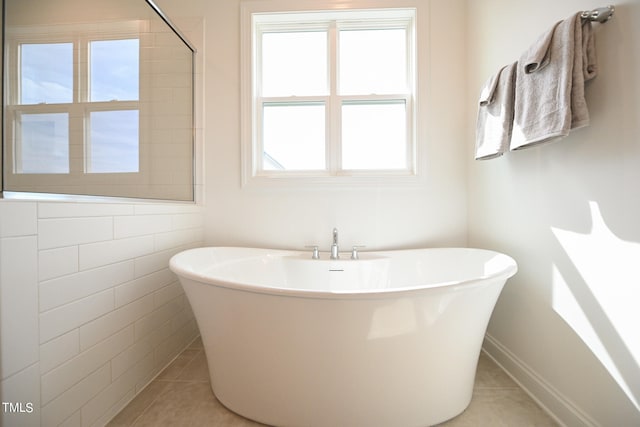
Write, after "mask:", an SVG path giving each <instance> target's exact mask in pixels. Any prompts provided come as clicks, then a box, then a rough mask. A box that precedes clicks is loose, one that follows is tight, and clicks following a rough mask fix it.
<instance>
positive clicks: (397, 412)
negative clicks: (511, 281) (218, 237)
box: [170, 247, 517, 427]
mask: <svg viewBox="0 0 640 427" xmlns="http://www.w3.org/2000/svg"><path fill="white" fill-rule="evenodd" d="M341 256H342V257H343V258H344V259H340V260H329V259H326V258H327V257H328V254H324V253H323V254H321V259H319V260H317V259H311V253H306V252H293V251H282V250H267V249H252V248H230V247H226V248H224V247H208V248H199V249H191V250H187V251H185V252H182V253H180V254H177V255H176V256H174V257H173V258H172V259H171V263H170V265H171V269H172V270H173V271H174V272H175V273H176V274H177V275H178V276H179V277H180V281H181V283H182V285H183V286H184V289H185V292H186V295H187V297H188V299H189V302H190V303H191V306H192V308H193V311H194V313H195V317H196V320H197V323H198V326H199V328H200V333H201V335H202V341H203V343H204V348H205V352H206V355H207V360H208V366H209V372H210V376H211V387H212V389H213V392H214V393H215V395H216V397H217V398H218V399H219V400H220V402H222V403H223V404H224V405H225V406H226V407H228V408H229V409H231V410H232V411H234V412H236V413H238V414H240V415H243V416H245V417H247V418H250V419H253V420H256V421H259V422H262V423H266V424H270V425H277V426H348V427H359V426H362V427H373V426H403V427H406V426H428V425H433V424H436V423H440V422H443V421H445V420H447V419H449V418H452V417H454V416H456V415H458V414H460V413H461V412H462V411H464V409H465V408H466V407H467V406H468V405H469V403H470V401H471V395H472V391H473V384H474V378H475V372H476V367H477V362H478V357H479V353H480V348H481V345H482V340H483V337H484V334H485V331H486V328H487V323H488V322H489V317H490V316H491V312H492V311H493V308H494V305H495V302H496V300H497V298H498V295H499V294H500V291H501V290H502V287H503V285H504V284H505V282H506V280H507V279H508V278H509V277H511V276H512V275H513V274H515V272H516V270H517V266H516V263H515V261H514V260H513V259H512V258H510V257H508V256H506V255H503V254H500V253H496V252H492V251H487V250H480V249H465V248H442V249H417V250H397V251H388V252H366V253H362V254H361V255H360V258H361V259H359V260H351V259H349V254H341ZM323 258H324V259H323Z"/></svg>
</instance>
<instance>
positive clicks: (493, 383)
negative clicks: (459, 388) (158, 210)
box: [108, 339, 557, 427]
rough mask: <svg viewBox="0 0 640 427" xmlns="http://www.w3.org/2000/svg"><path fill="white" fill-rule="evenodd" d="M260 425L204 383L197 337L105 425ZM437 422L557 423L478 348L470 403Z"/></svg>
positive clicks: (540, 426) (517, 426)
mask: <svg viewBox="0 0 640 427" xmlns="http://www.w3.org/2000/svg"><path fill="white" fill-rule="evenodd" d="M262 425H263V424H259V423H256V422H253V421H250V420H248V419H246V418H243V417H241V416H239V415H236V414H234V413H233V412H231V411H229V410H227V409H226V408H225V407H224V406H222V405H221V404H220V403H219V402H218V401H217V400H216V398H215V397H214V395H213V393H212V392H211V388H210V387H209V373H208V369H207V362H206V359H205V355H204V350H203V348H202V342H201V341H200V339H197V340H196V341H194V342H193V344H191V345H190V346H189V347H188V348H187V349H186V350H184V351H183V352H182V354H180V356H178V358H177V359H176V360H175V361H174V362H173V363H172V364H171V365H169V366H168V367H167V368H166V369H165V370H164V371H163V372H162V373H161V374H160V375H159V376H158V378H156V379H155V380H154V381H153V382H152V383H151V384H150V385H149V386H148V387H147V388H146V389H144V390H143V391H142V393H140V395H138V396H137V397H136V398H135V399H134V400H133V401H132V402H131V403H130V404H129V405H128V406H127V407H125V408H124V409H123V410H122V411H121V412H120V413H119V414H118V415H117V416H116V417H115V418H114V419H113V420H112V421H111V422H110V423H109V424H108V427H125V426H127V427H128V426H135V427H142V426H152V427H161V426H167V427H169V426H170V427H176V426H185V427H186V426H190V427H201V426H204V427H206V426H213V427H248V426H262ZM440 426H446V427H482V426H491V427H527V426H536V427H546V426H557V424H556V423H555V422H554V421H553V420H552V419H551V418H550V417H549V416H548V415H546V414H545V413H544V412H543V411H542V410H541V409H540V408H539V407H538V406H537V405H536V404H535V402H534V401H533V400H531V398H529V397H528V396H527V394H525V393H524V392H523V391H522V390H521V389H520V388H519V387H518V386H517V385H516V384H515V383H514V382H513V380H511V379H510V378H509V377H508V376H507V375H506V374H505V373H504V372H503V371H502V370H501V369H500V368H498V367H497V366H496V365H495V364H494V363H493V362H492V361H491V359H489V358H488V357H487V356H485V355H484V354H483V355H481V356H480V363H479V365H478V373H477V375H476V384H475V389H474V393H473V400H472V401H471V405H469V407H468V408H467V410H466V411H464V412H463V413H462V414H461V415H459V416H457V417H456V418H454V419H453V420H450V421H448V422H446V423H443V424H440ZM393 427H402V426H393Z"/></svg>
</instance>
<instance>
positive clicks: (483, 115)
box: [475, 63, 517, 160]
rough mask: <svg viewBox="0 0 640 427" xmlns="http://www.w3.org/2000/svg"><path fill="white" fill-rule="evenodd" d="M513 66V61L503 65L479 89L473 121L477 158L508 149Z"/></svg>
mask: <svg viewBox="0 0 640 427" xmlns="http://www.w3.org/2000/svg"><path fill="white" fill-rule="evenodd" d="M516 66H517V64H516V63H513V64H510V65H507V66H505V67H503V68H502V69H500V71H498V72H497V73H496V74H495V75H494V76H492V77H491V78H489V80H487V82H486V83H485V85H484V87H483V88H482V91H481V93H480V100H479V106H478V120H477V122H476V154H475V158H476V160H487V159H493V158H495V157H499V156H501V155H503V154H504V152H505V151H508V150H509V140H510V139H511V128H512V126H513V103H514V84H515V72H516Z"/></svg>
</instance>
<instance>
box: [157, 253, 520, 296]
mask: <svg viewBox="0 0 640 427" xmlns="http://www.w3.org/2000/svg"><path fill="white" fill-rule="evenodd" d="M225 249H230V250H236V251H243V250H246V251H251V253H252V255H250V256H243V257H242V258H234V259H230V260H226V261H224V262H238V261H241V260H246V259H252V258H262V257H265V256H273V257H284V256H298V255H301V254H305V253H306V252H305V251H300V250H286V249H267V248H257V247H246V246H202V247H198V248H192V249H186V250H183V251H181V252H179V253H177V254H175V255H173V256H172V257H171V259H170V261H169V268H170V270H171V271H172V272H174V273H175V274H176V275H177V276H178V277H179V278H180V279H182V278H185V279H189V280H193V281H196V282H199V283H201V284H203V285H208V286H218V287H223V288H227V289H234V290H237V291H242V292H253V293H259V294H266V295H277V296H281V297H298V298H312V299H354V298H355V299H363V298H366V299H369V298H387V297H397V296H399V295H403V294H404V295H409V294H412V293H415V292H420V291H424V290H428V289H442V290H445V289H447V290H452V289H458V288H465V289H466V288H471V287H475V286H483V285H486V284H488V283H489V282H495V281H498V282H503V283H504V282H506V281H507V279H509V278H510V277H512V276H513V275H515V274H516V273H517V271H518V265H517V263H516V261H515V260H514V259H513V258H512V257H510V256H509V255H506V254H503V253H501V252H497V251H493V250H490V249H481V248H470V247H433V248H414V249H393V250H385V251H370V252H363V255H366V254H369V255H376V256H383V257H384V256H385V254H390V255H392V254H394V253H400V252H410V251H443V250H464V251H473V252H477V253H484V254H487V255H489V254H492V255H494V256H499V257H502V258H504V260H505V264H506V265H505V267H504V268H502V269H501V270H499V271H497V272H495V273H494V274H488V275H482V276H479V277H474V278H471V279H467V280H452V281H447V282H439V283H436V284H428V285H422V286H420V285H413V286H405V287H394V288H381V289H352V290H346V291H336V290H316V289H295V288H285V287H274V286H266V285H259V284H249V283H244V282H239V281H231V280H222V279H218V278H215V277H211V275H207V274H203V273H199V272H196V271H193V270H189V269H187V268H183V267H182V266H180V265H179V260H180V258H183V257H185V256H187V254H188V253H191V252H204V251H212V250H225ZM316 261H317V260H312V259H309V262H316ZM325 261H329V260H320V262H325ZM339 261H340V262H358V261H352V260H347V259H341V260H339Z"/></svg>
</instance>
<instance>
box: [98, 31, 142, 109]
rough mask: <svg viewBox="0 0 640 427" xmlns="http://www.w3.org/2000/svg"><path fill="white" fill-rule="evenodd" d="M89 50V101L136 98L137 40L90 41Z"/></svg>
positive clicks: (137, 78)
mask: <svg viewBox="0 0 640 427" xmlns="http://www.w3.org/2000/svg"><path fill="white" fill-rule="evenodd" d="M90 50H91V54H90V55H91V56H90V58H91V59H90V62H91V83H90V84H91V101H93V102H100V101H113V100H118V101H135V100H137V99H138V86H139V76H138V74H139V55H140V54H139V42H138V39H129V40H101V41H93V42H91V43H90Z"/></svg>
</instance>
